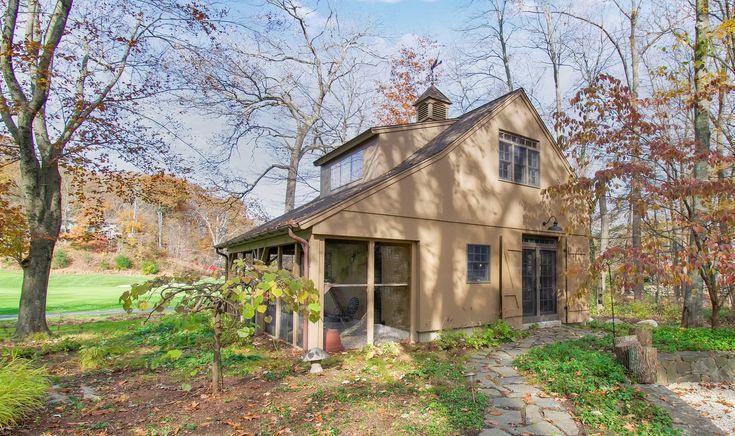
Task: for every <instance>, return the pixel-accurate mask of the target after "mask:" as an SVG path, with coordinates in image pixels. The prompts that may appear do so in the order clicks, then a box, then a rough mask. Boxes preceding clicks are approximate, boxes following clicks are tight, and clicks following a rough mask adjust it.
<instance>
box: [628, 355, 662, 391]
mask: <svg viewBox="0 0 735 436" xmlns="http://www.w3.org/2000/svg"><path fill="white" fill-rule="evenodd" d="M628 360H629V362H630V375H631V377H633V378H635V381H636V382H638V383H641V384H653V383H656V370H657V368H658V351H657V350H656V349H655V348H653V347H640V346H639V347H632V348H630V350H629V358H628Z"/></svg>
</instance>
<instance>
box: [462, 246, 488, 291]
mask: <svg viewBox="0 0 735 436" xmlns="http://www.w3.org/2000/svg"><path fill="white" fill-rule="evenodd" d="M489 280H490V246H489V245H474V244H469V245H467V281H468V282H487V281H489Z"/></svg>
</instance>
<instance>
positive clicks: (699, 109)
mask: <svg viewBox="0 0 735 436" xmlns="http://www.w3.org/2000/svg"><path fill="white" fill-rule="evenodd" d="M695 8H696V13H697V22H696V26H695V28H696V33H695V42H694V92H695V105H694V142H695V145H694V147H695V149H694V151H695V153H696V154H697V155H698V156H705V154H706V153H707V152H709V150H710V126H709V115H710V114H709V107H710V103H709V100H708V99H707V97H706V96H705V95H702V93H703V92H705V87H706V86H707V63H706V60H707V56H708V50H709V2H708V0H697V1H696V5H695ZM708 177H709V164H708V162H707V158H706V157H704V158H701V159H700V160H699V161H697V162H696V163H695V165H694V178H695V179H697V180H707V178H708ZM702 208H703V205H702V201H701V199H700V198H698V197H697V196H696V195H695V196H694V198H693V199H692V208H691V213H690V222H691V224H690V225H691V228H690V238H689V243H690V244H691V245H692V247H693V248H695V251H696V252H697V253H699V251H701V250H702V249H703V248H702V242H701V241H700V238H701V236H700V235H699V234H697V231H696V230H695V226H697V225H698V221H699V219H700V218H699V215H700V211H701V210H702ZM704 224H705V225H706V223H704ZM692 283H693V284H694V286H693V288H694V289H693V290H694V291H696V293H695V294H694V295H691V292H690V295H689V299H688V300H687V301H686V302H685V304H686V305H687V306H686V307H685V308H684V314H685V317H683V318H684V319H683V320H682V321H686V324H685V325H684V326H685V327H691V326H694V325H701V323H702V320H701V312H702V305H703V300H702V299H703V298H704V295H703V294H704V280H703V278H702V275H701V274H700V271H699V269H698V268H693V269H692ZM710 295H711V294H710ZM712 300H713V308H714V306H715V305H718V306H719V301H717V302H715V301H714V300H718V298H717V296H715V298H714V299H712Z"/></svg>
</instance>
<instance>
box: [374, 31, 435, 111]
mask: <svg viewBox="0 0 735 436" xmlns="http://www.w3.org/2000/svg"><path fill="white" fill-rule="evenodd" d="M437 48H438V44H437V42H436V41H433V40H431V39H428V38H425V37H424V38H419V39H418V40H417V41H416V43H415V45H414V46H404V47H402V48H401V49H400V51H399V52H398V54H397V55H395V56H393V57H392V58H391V59H390V61H389V62H390V79H389V80H388V82H385V83H380V84H378V86H377V91H378V93H379V94H381V96H382V101H381V102H380V105H379V108H378V118H379V120H380V122H381V123H382V124H386V125H392V124H407V123H410V122H411V121H412V118H413V117H414V116H415V115H416V110H415V108H414V107H413V104H414V103H415V101H416V99H417V98H418V96H419V92H421V91H422V90H423V89H422V88H425V87H427V86H428V85H429V72H430V67H431V64H432V63H433V62H434V59H433V58H431V57H430V56H431V54H433V52H435V51H436V49H437Z"/></svg>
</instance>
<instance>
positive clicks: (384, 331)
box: [373, 242, 411, 344]
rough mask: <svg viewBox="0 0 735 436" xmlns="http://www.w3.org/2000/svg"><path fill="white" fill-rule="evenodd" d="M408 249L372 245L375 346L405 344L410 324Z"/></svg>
mask: <svg viewBox="0 0 735 436" xmlns="http://www.w3.org/2000/svg"><path fill="white" fill-rule="evenodd" d="M410 275H411V246H410V245H407V244H390V243H383V242H377V243H376V244H375V318H374V319H375V323H374V332H373V337H374V341H375V343H376V344H380V343H382V342H387V341H396V342H400V341H404V340H407V339H408V338H409V330H410V324H411V316H410V315H411V306H410V304H409V302H410V295H411V293H410V288H409V286H408V283H409V279H410Z"/></svg>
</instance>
